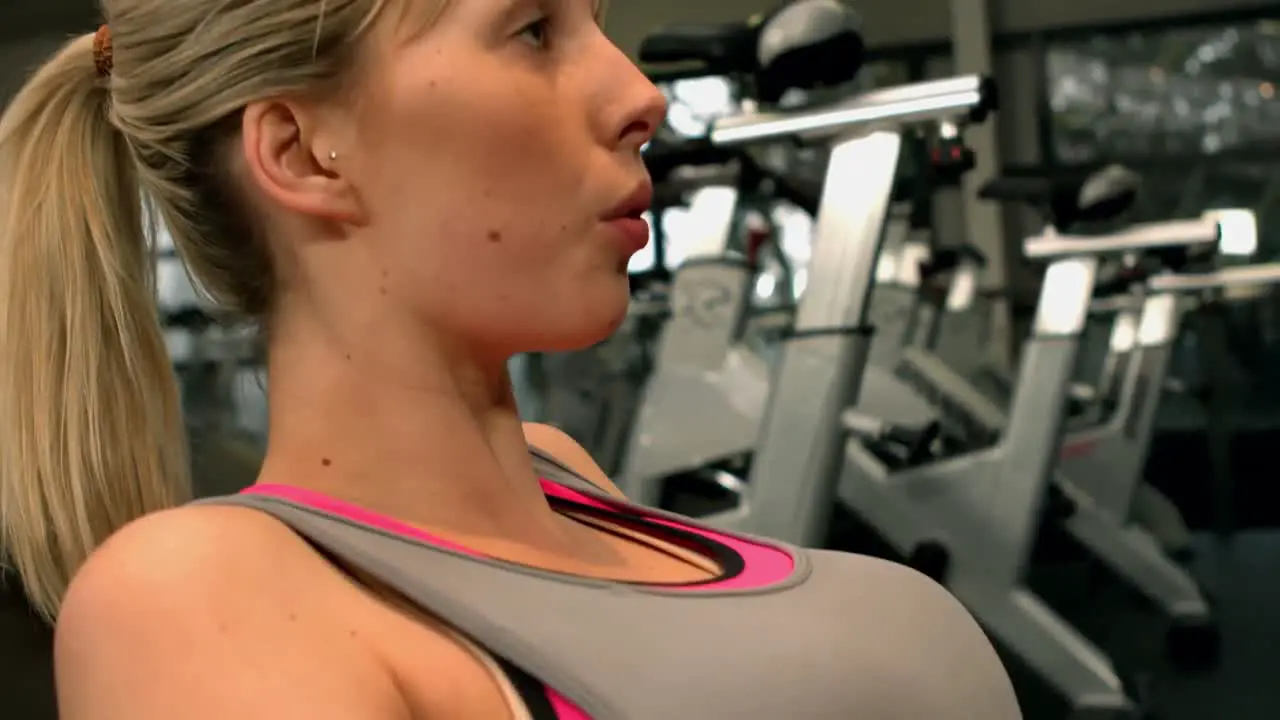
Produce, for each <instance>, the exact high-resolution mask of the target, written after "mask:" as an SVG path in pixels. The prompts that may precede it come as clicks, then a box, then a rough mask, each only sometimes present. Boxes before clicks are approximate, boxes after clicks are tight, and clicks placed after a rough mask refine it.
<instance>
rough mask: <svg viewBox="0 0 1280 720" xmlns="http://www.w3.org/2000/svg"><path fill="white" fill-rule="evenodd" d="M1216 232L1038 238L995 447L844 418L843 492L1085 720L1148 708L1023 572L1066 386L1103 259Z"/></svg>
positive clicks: (1185, 228) (1138, 231) (1029, 252)
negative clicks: (1015, 365) (1029, 318)
mask: <svg viewBox="0 0 1280 720" xmlns="http://www.w3.org/2000/svg"><path fill="white" fill-rule="evenodd" d="M1217 240H1218V226H1217V224H1216V223H1215V222H1213V221H1210V220H1192V221H1173V222H1167V223H1156V224H1148V225H1140V226H1134V227H1131V228H1129V229H1127V230H1124V231H1121V232H1119V233H1116V234H1112V235H1104V236H1092V237H1090V236H1069V235H1063V234H1060V233H1058V232H1057V231H1056V230H1055V229H1054V228H1053V226H1052V225H1050V226H1049V227H1047V228H1046V229H1045V231H1044V232H1043V233H1042V234H1041V235H1040V236H1037V237H1033V238H1030V239H1028V240H1027V241H1026V242H1025V243H1024V253H1025V254H1026V256H1027V257H1028V258H1030V259H1033V260H1042V261H1048V263H1049V265H1048V268H1047V270H1046V272H1045V276H1044V281H1043V284H1042V287H1041V290H1040V297H1039V302H1038V304H1037V310H1036V316H1035V320H1034V324H1033V328H1032V334H1031V337H1030V339H1029V340H1028V341H1027V343H1026V345H1025V348H1024V350H1023V353H1022V359H1021V362H1020V367H1019V373H1018V377H1017V381H1016V384H1015V388H1016V390H1015V393H1014V397H1013V405H1012V408H1011V410H1010V412H1009V421H1008V423H1007V424H1006V425H1004V428H1005V430H1004V432H1003V433H1002V434H1001V436H1000V437H999V439H998V440H997V441H996V442H995V443H994V444H992V445H990V446H989V447H985V448H981V449H976V450H972V451H969V452H965V453H961V454H958V455H953V456H950V457H943V458H938V457H934V456H932V455H931V453H930V452H929V449H930V447H931V446H932V443H930V442H928V440H929V439H930V436H931V435H932V434H934V433H936V432H937V430H936V428H937V425H936V424H935V425H933V426H931V427H926V428H904V427H894V426H892V425H891V424H889V423H884V422H882V421H880V420H879V419H876V418H871V417H868V416H866V415H865V414H862V413H859V412H857V411H856V410H849V411H848V412H846V413H845V414H844V418H843V420H844V424H845V427H846V428H847V429H848V431H849V434H850V436H851V437H850V438H849V440H848V441H847V442H846V444H845V465H844V468H843V472H842V473H841V474H840V480H839V490H838V494H839V498H840V500H841V501H842V502H843V503H845V504H846V505H847V506H848V507H849V508H851V509H852V510H853V511H854V512H856V513H857V514H858V515H859V516H860V517H862V518H863V519H865V520H866V521H867V522H868V523H869V524H871V525H872V526H873V527H874V528H875V529H876V530H877V531H878V532H879V533H880V534H881V535H882V536H883V537H884V538H885V539H886V540H888V541H889V542H890V543H891V544H892V545H893V546H894V547H895V548H896V549H897V550H898V551H899V552H901V553H902V554H903V555H905V556H907V557H909V558H910V559H911V561H912V563H913V564H915V565H916V566H917V567H919V568H920V569H922V570H925V571H927V572H929V574H931V575H933V576H935V577H936V578H938V579H939V580H940V581H943V582H945V583H946V584H947V586H948V587H949V588H950V589H951V590H952V592H954V593H955V595H956V596H957V597H958V598H959V599H960V600H961V601H962V602H964V603H965V605H966V606H967V607H968V608H969V609H970V611H971V612H973V613H974V615H975V616H976V617H977V618H978V620H979V621H980V622H981V623H983V625H984V626H985V627H986V628H987V629H988V630H989V631H990V632H991V633H992V635H993V636H994V637H995V638H996V639H998V640H999V641H1000V642H1001V643H1002V644H1003V645H1004V646H1005V647H1007V648H1009V649H1010V650H1012V651H1013V652H1014V653H1015V654H1016V655H1017V656H1018V657H1020V658H1021V659H1022V660H1023V661H1025V662H1026V663H1027V665H1028V666H1029V667H1030V668H1031V669H1032V670H1034V671H1035V672H1036V673H1037V674H1038V675H1039V676H1040V677H1042V678H1044V679H1045V680H1047V681H1048V682H1049V684H1050V685H1051V686H1053V687H1054V688H1055V689H1056V690H1057V691H1058V692H1059V694H1061V696H1062V697H1064V698H1066V699H1067V700H1068V702H1070V703H1071V704H1072V707H1073V708H1074V710H1075V711H1076V712H1077V713H1080V716H1081V717H1088V716H1089V714H1090V713H1114V714H1115V715H1118V716H1119V717H1136V716H1137V711H1138V708H1136V707H1135V705H1134V703H1133V702H1132V700H1131V699H1130V698H1129V697H1128V696H1127V695H1126V692H1125V689H1124V687H1123V685H1122V683H1121V681H1120V679H1119V677H1118V676H1117V674H1116V672H1115V670H1114V668H1113V667H1112V664H1111V662H1110V660H1109V659H1108V658H1107V656H1106V655H1105V654H1104V653H1103V652H1102V651H1101V650H1099V649H1098V648H1096V647H1095V646H1094V645H1093V644H1092V643H1090V642H1089V641H1088V640H1087V639H1085V638H1084V637H1083V636H1082V635H1080V633H1079V632H1077V631H1076V630H1075V629H1074V628H1072V627H1071V626H1070V625H1069V624H1067V623H1066V622H1065V621H1064V620H1062V619H1061V618H1060V617H1059V616H1058V615H1056V614H1055V613H1054V612H1053V611H1052V610H1050V609H1049V608H1048V607H1047V606H1046V605H1045V604H1044V602H1043V601H1041V600H1040V599H1039V598H1038V597H1037V596H1036V595H1035V594H1033V593H1032V592H1031V591H1030V590H1029V589H1028V588H1027V587H1026V586H1025V584H1024V575H1025V571H1026V569H1027V565H1028V562H1029V559H1030V553H1031V549H1032V547H1033V545H1034V543H1035V540H1036V538H1037V536H1038V533H1039V528H1040V525H1041V522H1042V516H1043V512H1044V510H1045V507H1046V498H1047V496H1048V493H1049V488H1050V485H1051V483H1050V478H1051V473H1052V469H1053V465H1054V462H1055V460H1056V458H1057V455H1058V452H1057V448H1058V447H1059V445H1060V443H1061V435H1062V430H1063V424H1064V416H1065V410H1066V399H1067V393H1066V388H1067V386H1068V384H1069V383H1070V379H1071V375H1072V372H1073V370H1074V369H1075V362H1076V359H1077V352H1078V349H1079V345H1080V341H1081V337H1082V334H1083V331H1084V326H1085V322H1086V319H1087V315H1088V310H1089V304H1090V302H1091V300H1092V296H1093V291H1094V284H1095V281H1096V275H1097V271H1098V263H1099V258H1100V257H1105V256H1115V255H1120V254H1124V253H1142V252H1146V251H1151V250H1155V249H1159V248H1167V247H1179V246H1182V247H1192V246H1198V245H1208V244H1211V243H1216V242H1217ZM894 440H898V441H899V444H901V442H903V441H906V442H909V443H911V444H912V445H913V446H914V448H916V451H915V452H912V453H911V454H910V457H909V459H908V462H907V463H904V464H903V465H902V466H899V467H891V466H888V465H886V463H885V461H884V460H883V459H882V457H883V455H882V454H881V453H877V452H876V448H875V446H876V445H877V444H883V443H886V442H893V441H894ZM1115 715H1107V717H1113V716H1115Z"/></svg>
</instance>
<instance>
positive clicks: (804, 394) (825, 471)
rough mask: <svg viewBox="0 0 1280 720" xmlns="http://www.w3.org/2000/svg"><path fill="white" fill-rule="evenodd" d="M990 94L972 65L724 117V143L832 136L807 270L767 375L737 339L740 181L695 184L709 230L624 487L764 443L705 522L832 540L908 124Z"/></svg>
mask: <svg viewBox="0 0 1280 720" xmlns="http://www.w3.org/2000/svg"><path fill="white" fill-rule="evenodd" d="M994 94H995V93H994V86H993V85H992V84H991V83H990V82H989V81H987V80H985V79H983V78H981V77H978V76H963V77H958V78H953V79H950V80H939V81H931V82H924V83H916V84H912V85H905V86H901V87H896V88H891V89H886V90H878V91H873V92H869V93H864V94H861V95H858V96H855V97H851V98H848V99H846V100H844V101H840V102H837V103H834V104H832V105H828V106H824V107H820V108H806V109H803V110H794V111H790V112H777V113H759V114H755V115H747V116H740V117H735V118H726V119H724V120H721V121H719V122H717V123H716V124H715V127H714V129H713V130H712V132H711V135H710V142H711V144H713V145H717V146H722V147H737V146H744V145H750V144H755V143H760V142H762V141H767V140H773V139H777V138H794V137H800V138H802V139H806V140H809V141H812V142H820V141H824V140H825V141H827V142H830V143H831V157H830V161H829V164H828V167H827V172H826V177H825V181H824V184H823V189H822V196H821V201H820V204H819V207H818V212H817V216H816V221H815V226H814V238H813V243H812V253H811V257H812V260H811V265H810V274H809V282H808V286H807V288H806V289H805V292H804V294H803V295H802V296H801V298H800V299H799V304H798V307H797V309H796V316H795V321H794V326H793V329H792V332H791V334H790V335H789V336H788V337H787V339H786V340H785V342H784V343H783V344H782V347H781V349H780V352H779V357H778V360H777V363H776V365H775V367H773V368H772V373H770V368H768V367H767V366H766V365H765V363H764V362H763V361H762V360H761V359H760V358H759V357H758V355H756V354H755V353H752V352H749V351H746V350H745V349H744V348H743V347H742V345H741V343H738V342H737V339H738V334H739V329H740V328H741V326H742V314H743V308H744V307H745V305H746V303H745V302H743V299H742V298H743V293H745V292H747V286H748V274H747V269H746V268H745V267H744V264H743V263H742V262H741V261H740V260H739V259H738V258H736V257H734V256H733V255H731V254H729V253H728V252H727V249H728V242H729V237H730V235H731V226H732V217H733V213H734V207H735V205H736V202H737V192H736V189H735V188H733V187H728V186H725V187H707V188H703V189H702V190H701V191H699V194H698V196H697V198H696V199H695V202H696V203H698V210H697V211H698V212H699V213H700V216H701V218H702V222H700V223H699V226H700V228H701V229H702V230H703V235H702V236H701V237H699V238H697V239H696V240H697V244H696V246H695V248H694V252H693V254H692V255H691V257H690V258H689V259H688V260H686V262H685V264H684V265H683V266H682V267H681V268H680V269H679V271H678V272H677V274H676V278H675V281H674V285H673V289H672V317H671V319H670V320H669V321H668V323H667V325H666V326H665V327H664V328H663V333H662V338H661V339H660V341H659V343H658V351H657V352H658V355H657V362H656V365H655V372H654V374H653V375H652V376H651V378H650V380H649V383H648V384H647V386H646V390H645V399H644V403H643V404H642V406H641V409H640V412H639V414H638V417H637V420H636V428H635V431H634V432H633V433H632V441H631V444H630V446H629V449H628V451H627V454H626V459H625V462H624V466H623V467H624V469H623V472H622V473H621V474H620V476H619V478H618V482H619V485H620V486H621V487H622V488H623V490H624V492H626V493H627V494H628V496H630V497H632V498H634V499H636V500H637V501H638V502H641V503H646V504H651V505H656V504H658V502H659V501H660V499H661V491H662V484H663V481H664V479H665V478H667V477H669V476H672V475H675V474H677V473H680V472H684V471H689V470H693V469H696V468H701V467H705V466H708V465H711V464H713V463H715V462H717V461H720V460H723V459H724V458H728V457H732V456H735V455H740V454H742V453H745V452H748V451H750V450H751V449H752V448H757V449H756V452H755V454H754V457H753V458H752V462H751V468H750V472H749V474H748V480H747V482H746V484H745V486H744V487H743V488H742V492H741V493H740V494H739V496H738V497H737V504H736V506H735V507H734V508H732V509H731V510H728V511H726V512H723V513H718V514H716V515H714V516H712V517H709V518H707V519H708V520H709V521H710V522H713V523H718V524H721V525H722V526H725V527H730V528H736V529H739V530H743V531H748V532H754V533H758V534H762V535H768V536H771V537H777V538H779V539H783V540H787V541H790V542H795V543H798V544H803V545H811V546H812V545H821V544H822V542H823V541H824V540H825V536H826V533H827V525H828V523H829V520H830V518H829V514H830V508H831V498H832V497H834V494H835V487H834V483H835V480H834V478H835V477H836V476H837V471H838V468H839V461H840V441H841V440H842V436H843V431H842V430H841V429H840V426H839V415H840V412H841V411H842V410H843V409H844V408H845V407H846V406H847V405H849V404H851V403H852V402H853V400H854V398H855V397H856V395H857V392H858V387H859V383H860V381H861V377H862V373H863V370H864V368H865V364H866V357H867V353H868V350H869V346H870V342H871V335H872V332H871V329H870V327H869V326H868V324H867V317H866V316H867V312H868V300H869V296H870V294H871V288H872V284H873V282H874V275H875V269H876V263H877V254H878V252H879V245H880V239H881V235H882V229H883V226H884V223H885V219H886V215H887V212H888V208H889V205H890V203H891V196H892V191H893V186H894V180H895V175H896V173H897V168H898V162H899V158H900V154H901V151H902V146H903V133H904V130H905V129H906V128H913V127H919V126H930V127H936V126H937V125H938V124H940V123H952V124H963V123H967V122H981V121H982V120H983V119H985V117H986V115H987V114H988V113H989V112H990V111H991V110H992V109H993V106H994V100H995V97H994ZM770 375H772V381H770ZM677 421H678V422H677ZM690 427H694V428H697V429H698V432H697V433H690V432H689V431H688V428H690ZM762 478H774V479H775V481H774V482H769V481H768V480H767V479H764V480H762Z"/></svg>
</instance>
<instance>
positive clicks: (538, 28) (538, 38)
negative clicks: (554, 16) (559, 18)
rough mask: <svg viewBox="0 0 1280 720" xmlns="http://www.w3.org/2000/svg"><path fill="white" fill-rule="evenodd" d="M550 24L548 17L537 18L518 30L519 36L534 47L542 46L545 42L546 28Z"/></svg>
mask: <svg viewBox="0 0 1280 720" xmlns="http://www.w3.org/2000/svg"><path fill="white" fill-rule="evenodd" d="M550 24H551V20H550V19H549V18H545V17H544V18H538V19H537V20H534V21H533V22H531V23H529V24H528V25H526V26H524V28H522V29H521V30H520V37H521V38H523V39H525V40H526V41H528V42H529V43H530V44H532V45H534V46H535V47H539V48H541V47H544V46H546V44H547V30H548V27H549V26H550Z"/></svg>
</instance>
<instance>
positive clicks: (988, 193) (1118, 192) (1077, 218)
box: [978, 165, 1141, 230]
mask: <svg viewBox="0 0 1280 720" xmlns="http://www.w3.org/2000/svg"><path fill="white" fill-rule="evenodd" d="M1140 185H1141V180H1140V178H1139V177H1138V175H1137V174H1136V173H1134V172H1132V171H1130V170H1128V169H1126V168H1123V167H1121V166H1118V165H1112V166H1110V167H1107V168H1103V169H1102V170H1099V171H1097V172H1095V173H1092V174H1090V175H1089V176H1087V177H1085V178H1076V179H1066V178H1054V177H1046V176H1038V177H1037V176H1032V177H998V178H994V179H992V180H991V181H990V182H988V183H987V184H986V185H984V186H983V187H982V188H981V189H979V191H978V197H980V198H982V199H984V200H994V201H996V202H1005V203H1018V204H1023V205H1030V206H1032V207H1034V208H1035V209H1037V210H1039V211H1041V212H1044V213H1046V214H1047V215H1048V219H1049V221H1050V222H1052V223H1053V225H1054V227H1056V228H1058V229H1059V230H1066V229H1068V228H1070V227H1072V226H1074V225H1078V224H1080V223H1087V222H1106V221H1110V220H1116V219H1119V217H1120V216H1121V215H1123V214H1124V213H1125V212H1126V211H1128V210H1129V208H1131V207H1132V206H1133V203H1134V201H1135V200H1137V196H1138V188H1139V187H1140Z"/></svg>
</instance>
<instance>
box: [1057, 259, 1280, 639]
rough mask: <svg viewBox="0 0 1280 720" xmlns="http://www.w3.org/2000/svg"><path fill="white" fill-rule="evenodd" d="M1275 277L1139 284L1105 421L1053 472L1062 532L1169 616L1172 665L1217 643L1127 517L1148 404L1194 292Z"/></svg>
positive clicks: (1226, 272)
mask: <svg viewBox="0 0 1280 720" xmlns="http://www.w3.org/2000/svg"><path fill="white" fill-rule="evenodd" d="M1277 283H1280V264H1274V263H1273V264H1267V265H1255V266H1244V267H1235V268H1228V269H1223V270H1217V271H1213V272H1205V273H1196V274H1182V275H1180V274H1172V273H1166V274H1160V275H1156V276H1154V277H1151V278H1150V279H1149V280H1147V281H1146V282H1145V283H1144V292H1145V297H1144V298H1142V300H1141V308H1142V310H1141V315H1140V318H1139V320H1138V323H1137V325H1136V328H1134V330H1135V333H1134V345H1135V347H1134V350H1133V355H1132V356H1131V358H1130V362H1129V363H1128V367H1126V368H1125V372H1124V378H1123V381H1122V383H1123V386H1124V389H1123V390H1122V391H1121V392H1120V398H1121V400H1120V404H1119V405H1118V407H1117V408H1116V409H1115V412H1114V413H1113V414H1112V416H1111V417H1110V418H1109V419H1108V420H1107V421H1106V422H1104V423H1102V424H1099V425H1097V426H1095V427H1093V428H1089V429H1083V430H1078V431H1076V432H1074V433H1070V434H1069V435H1068V437H1067V439H1066V441H1065V442H1064V443H1063V445H1062V448H1061V453H1060V455H1059V459H1058V472H1059V473H1060V475H1061V476H1062V477H1063V478H1064V479H1066V481H1067V483H1066V485H1065V487H1066V488H1067V491H1068V492H1069V493H1071V494H1072V495H1073V496H1074V497H1073V499H1074V500H1075V512H1073V513H1072V514H1071V516H1070V518H1069V519H1068V520H1067V523H1066V525H1067V529H1068V530H1069V531H1070V532H1071V534H1072V535H1073V536H1074V537H1075V538H1076V539H1077V540H1078V541H1080V542H1081V543H1082V544H1083V545H1085V546H1086V547H1088V548H1089V549H1090V550H1092V551H1093V554H1094V555H1095V556H1096V557H1098V558H1099V559H1101V560H1102V561H1103V562H1105V563H1106V564H1108V565H1109V566H1111V568H1112V569H1113V570H1115V571H1116V572H1117V574H1119V575H1120V576H1121V577H1123V578H1125V579H1126V580H1127V581H1128V582H1129V583H1130V584H1131V585H1133V587H1135V588H1136V589H1138V590H1139V591H1140V592H1142V593H1143V594H1144V595H1146V596H1147V597H1148V598H1149V599H1151V600H1152V601H1153V602H1155V603H1156V604H1157V605H1158V606H1159V607H1160V608H1161V609H1162V610H1163V611H1164V612H1165V613H1166V614H1167V615H1168V616H1169V617H1170V618H1171V619H1172V620H1173V625H1172V628H1171V632H1170V636H1169V637H1170V643H1169V649H1170V651H1171V654H1172V655H1173V656H1174V657H1175V659H1178V660H1180V661H1186V662H1193V661H1196V660H1197V658H1196V657H1195V656H1197V655H1201V654H1206V653H1212V651H1213V648H1214V646H1215V645H1216V644H1217V641H1218V640H1217V630H1216V626H1215V625H1214V624H1213V622H1212V616H1211V612H1210V608H1209V606H1208V603H1207V602H1206V601H1205V598H1204V596H1203V594H1202V593H1201V591H1200V589H1199V587H1198V586H1197V584H1196V583H1195V581H1194V580H1193V579H1192V578H1191V577H1190V576H1189V575H1188V574H1187V573H1186V572H1185V571H1184V570H1183V569H1182V568H1181V567H1178V566H1177V565H1176V564H1174V563H1173V562H1172V561H1171V559H1170V558H1169V557H1168V556H1167V555H1166V554H1165V553H1164V552H1163V549H1162V548H1161V547H1160V546H1159V544H1158V543H1157V542H1155V540H1154V539H1153V538H1152V537H1151V536H1150V535H1149V534H1148V533H1147V532H1145V531H1144V530H1143V529H1141V528H1140V527H1138V526H1137V525H1136V524H1135V523H1132V522H1131V518H1132V515H1133V510H1134V508H1133V502H1134V499H1135V497H1136V496H1137V494H1138V493H1139V492H1140V491H1141V489H1142V486H1143V483H1142V471H1143V465H1144V464H1145V462H1146V458H1147V452H1148V449H1149V447H1150V443H1151V438H1152V436H1153V435H1154V426H1155V415H1156V409H1157V407H1158V405H1159V401H1160V396H1161V394H1162V390H1163V386H1164V380H1165V378H1166V377H1167V374H1168V368H1169V361H1170V358H1171V356H1172V354H1173V350H1174V344H1175V343H1176V341H1177V337H1178V330H1179V327H1180V324H1181V321H1182V318H1183V317H1184V315H1185V314H1186V313H1187V312H1190V311H1191V310H1192V309H1193V308H1194V306H1195V304H1196V300H1197V297H1196V296H1198V295H1201V294H1204V293H1222V292H1224V291H1228V290H1231V289H1235V288H1242V287H1249V286H1261V285H1273V284H1277ZM1189 296H1190V297H1189Z"/></svg>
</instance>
